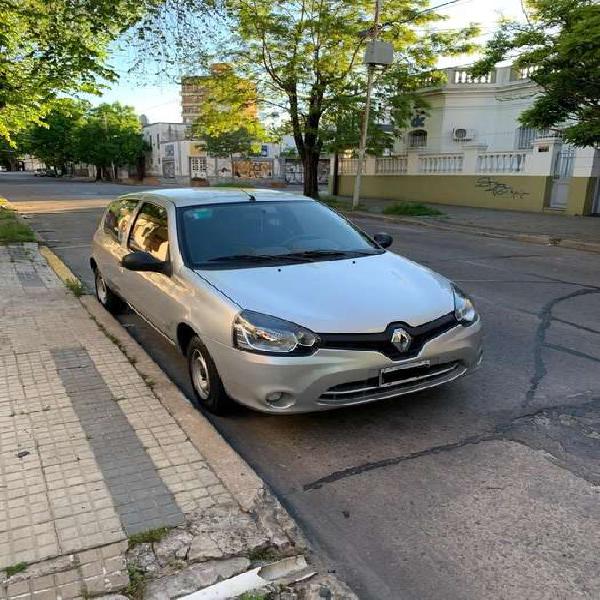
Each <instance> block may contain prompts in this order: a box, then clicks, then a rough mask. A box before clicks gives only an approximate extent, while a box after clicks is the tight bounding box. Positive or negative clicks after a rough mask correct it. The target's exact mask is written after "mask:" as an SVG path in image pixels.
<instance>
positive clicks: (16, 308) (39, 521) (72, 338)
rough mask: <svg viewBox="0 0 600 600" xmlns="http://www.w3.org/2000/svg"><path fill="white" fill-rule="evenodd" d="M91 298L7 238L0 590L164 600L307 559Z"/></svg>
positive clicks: (0, 372) (284, 522)
mask: <svg viewBox="0 0 600 600" xmlns="http://www.w3.org/2000/svg"><path fill="white" fill-rule="evenodd" d="M83 300H84V302H83V304H82V302H80V301H79V300H77V299H76V298H75V297H74V295H73V294H71V293H70V292H68V291H67V289H66V288H65V287H64V286H63V284H62V282H61V281H60V280H59V279H58V278H57V277H56V275H55V274H54V272H53V271H52V270H51V269H50V267H49V266H48V264H47V263H46V261H45V260H44V258H43V257H42V256H41V254H40V253H39V251H38V246H37V244H33V243H29V244H24V245H22V246H21V245H12V246H3V247H0V342H1V344H0V598H1V599H3V600H4V599H7V600H13V599H19V600H29V599H39V600H53V599H61V600H71V599H76V598H90V597H92V596H103V595H111V594H113V596H112V598H116V596H114V594H117V593H119V594H126V595H127V596H129V597H130V598H142V597H143V598H153V599H157V600H158V599H160V600H162V599H167V598H175V597H181V596H184V595H186V594H190V593H192V592H195V591H196V590H198V589H201V588H206V587H207V586H210V585H213V584H214V583H216V582H217V581H220V580H224V579H227V578H229V577H232V576H235V575H237V574H238V573H242V572H245V571H248V570H249V569H251V568H253V567H255V566H260V565H261V564H264V561H265V560H266V558H270V559H271V560H273V559H275V558H281V557H284V556H295V555H297V554H299V553H302V552H303V551H304V550H305V546H304V544H303V541H302V536H301V534H299V532H298V531H297V529H296V527H295V525H294V523H293V522H292V521H291V519H290V518H289V516H288V515H287V513H285V511H284V510H283V509H282V508H281V506H280V505H279V504H278V503H277V501H276V500H275V499H274V498H273V497H272V496H271V495H270V494H269V492H268V490H266V489H265V487H264V484H263V483H262V482H261V481H260V479H258V477H257V476H256V475H255V474H254V472H253V471H251V469H250V468H249V467H248V466H247V465H246V464H245V463H244V462H243V461H242V460H241V459H240V458H239V456H237V455H236V454H235V453H234V452H233V451H232V450H231V448H230V447H229V446H228V445H227V444H226V443H225V442H224V440H223V439H222V438H221V437H220V436H219V434H218V433H217V432H216V431H215V430H214V429H213V428H212V426H211V425H210V424H209V423H208V422H207V421H206V420H205V419H204V418H203V417H202V416H201V415H200V414H199V413H197V412H196V411H195V410H194V409H192V408H191V407H190V405H189V403H188V402H187V401H186V400H185V399H184V398H183V397H182V396H181V394H179V392H178V391H177V390H176V389H175V388H174V386H173V385H172V384H171V383H170V382H169V381H168V380H167V378H166V376H164V375H163V374H162V372H160V371H159V370H158V368H157V367H156V365H154V363H152V361H151V360H150V359H149V358H148V357H147V355H145V353H143V351H142V350H141V349H139V347H137V345H136V344H135V342H133V340H130V339H126V334H125V337H124V336H123V331H122V330H121V329H120V325H119V324H118V323H117V322H116V321H114V320H113V319H112V317H110V316H109V315H108V314H107V313H106V314H105V313H104V312H103V311H102V310H101V309H100V308H99V306H98V305H97V303H96V302H95V301H94V300H93V299H91V298H85V299H82V301H83ZM85 307H87V308H88V310H86V308H85ZM88 311H89V312H88ZM90 312H91V313H92V315H95V318H93V317H92V316H90ZM138 363H139V364H140V365H142V367H143V369H140V370H138V369H139V365H138ZM153 369H154V370H153ZM140 371H141V372H142V373H144V374H143V375H142V374H141V373H140ZM147 373H152V374H153V376H154V377H155V379H154V380H150V378H149V377H148V375H147ZM300 558H301V557H300ZM303 560H304V559H303V558H302V560H296V563H295V564H296V565H297V564H300V567H299V568H300V570H301V568H302V563H303ZM304 567H306V565H305V563H304ZM297 570H298V569H297ZM304 570H305V571H306V569H305V568H304ZM311 581H312V583H310V585H308V586H305V588H304V591H303V593H306V594H307V595H305V596H303V597H306V598H313V597H315V598H316V597H318V596H317V595H316V594H317V593H318V591H319V590H320V589H321V588H322V587H323V586H326V583H324V582H325V579H322V578H321V579H319V577H316V578H313V579H312V580H311ZM319 582H320V583H319ZM315 586H316V587H315ZM331 586H332V587H331V588H329V587H328V588H327V589H339V590H344V591H343V592H340V593H334V594H331V593H330V596H328V597H331V598H351V597H353V596H352V595H351V593H350V592H347V593H346V591H345V588H344V587H343V586H340V587H339V588H335V583H334V582H332V583H331ZM311 588H315V589H314V590H313V592H314V593H313V592H311V593H313V595H310V594H309V591H310V589H311ZM315 590H316V591H315ZM290 594H292V595H290V596H289V598H290V599H291V598H297V597H298V595H296V592H295V591H293V590H291V591H290ZM221 597H224V596H221ZM264 597H265V598H266V596H264ZM272 597H274V598H275V597H279V596H272Z"/></svg>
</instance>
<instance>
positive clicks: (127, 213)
mask: <svg viewBox="0 0 600 600" xmlns="http://www.w3.org/2000/svg"><path fill="white" fill-rule="evenodd" d="M137 204H138V198H132V197H127V198H119V199H118V200H115V201H114V202H111V203H110V204H109V205H108V208H107V210H106V212H105V213H104V218H103V220H102V223H101V225H100V227H99V228H98V231H97V233H96V239H95V243H94V258H95V260H96V263H97V265H98V268H99V269H100V273H102V276H103V277H104V279H105V281H106V282H107V283H108V285H109V287H110V288H112V289H113V290H114V291H115V292H117V293H118V294H120V295H123V296H124V297H125V295H124V290H123V268H122V267H121V260H122V258H123V256H125V254H127V253H128V250H127V248H126V246H125V244H124V242H125V240H126V239H127V233H128V231H129V225H130V223H131V217H132V215H133V213H134V212H135V209H136V208H137Z"/></svg>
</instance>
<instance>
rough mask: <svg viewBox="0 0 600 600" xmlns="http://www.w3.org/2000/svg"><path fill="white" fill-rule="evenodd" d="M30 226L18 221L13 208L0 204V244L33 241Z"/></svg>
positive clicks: (33, 237) (33, 236)
mask: <svg viewBox="0 0 600 600" xmlns="http://www.w3.org/2000/svg"><path fill="white" fill-rule="evenodd" d="M34 241H35V235H34V233H33V231H32V230H31V228H30V227H29V226H28V225H26V224H25V223H23V221H20V220H19V218H18V216H17V214H16V213H15V211H14V210H10V209H9V208H6V207H5V206H0V244H11V243H19V242H34Z"/></svg>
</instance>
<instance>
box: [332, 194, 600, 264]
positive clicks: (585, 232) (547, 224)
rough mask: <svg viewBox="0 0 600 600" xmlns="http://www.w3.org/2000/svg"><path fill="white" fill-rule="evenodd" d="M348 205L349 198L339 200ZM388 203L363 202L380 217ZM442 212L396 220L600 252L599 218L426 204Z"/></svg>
mask: <svg viewBox="0 0 600 600" xmlns="http://www.w3.org/2000/svg"><path fill="white" fill-rule="evenodd" d="M339 199H340V200H341V201H343V202H347V203H348V204H349V203H350V202H351V200H350V199H349V198H342V197H340V198H339ZM391 204H394V201H391V200H375V199H363V200H361V205H363V206H364V207H365V209H366V211H368V212H372V213H375V214H379V215H381V214H382V213H383V210H384V208H385V207H386V206H389V205H391ZM427 206H430V207H432V208H436V209H438V210H439V211H441V212H442V213H443V216H439V217H429V216H428V217H399V216H395V217H394V219H396V220H397V219H400V220H402V221H404V222H410V223H417V224H421V225H429V226H433V227H437V228H440V229H448V230H456V231H464V232H468V233H475V234H486V233H487V234H490V235H497V236H499V237H508V238H512V239H521V240H522V241H529V242H533V243H540V244H552V245H560V246H565V247H572V248H580V249H583V250H590V251H593V252H600V217H573V216H566V215H562V214H551V213H541V214H540V213H527V212H516V211H509V210H495V209H491V208H471V207H467V206H449V205H445V204H427Z"/></svg>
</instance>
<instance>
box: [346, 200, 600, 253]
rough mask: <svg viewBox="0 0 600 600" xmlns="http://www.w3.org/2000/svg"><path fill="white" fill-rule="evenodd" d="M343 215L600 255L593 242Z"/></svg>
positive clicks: (351, 213)
mask: <svg viewBox="0 0 600 600" xmlns="http://www.w3.org/2000/svg"><path fill="white" fill-rule="evenodd" d="M342 212H344V214H345V215H346V216H348V217H352V216H355V217H360V218H364V219H377V220H383V221H388V222H390V223H400V224H405V225H418V226H420V227H429V228H430V229H438V230H440V231H452V232H454V233H466V234H468V235H475V236H480V237H490V238H500V239H509V240H515V241H517V242H523V243H525V244H537V245H539V246H558V247H561V248H569V249H571V250H582V251H584V252H592V253H597V254H600V243H599V244H596V243H594V242H581V241H579V240H572V239H563V238H558V237H553V236H551V235H546V234H540V235H537V234H529V233H505V232H500V231H493V230H489V229H475V227H471V226H469V225H459V224H456V225H446V224H443V223H436V222H433V221H431V222H427V221H423V220H420V219H416V218H414V217H391V216H389V215H383V214H379V213H377V214H375V213H369V212H365V211H360V210H357V211H347V210H343V211H342Z"/></svg>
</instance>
